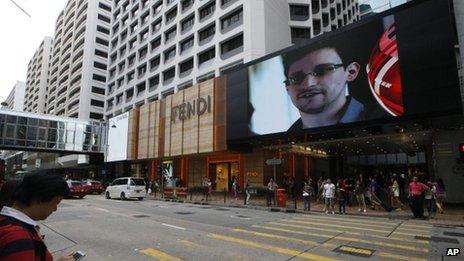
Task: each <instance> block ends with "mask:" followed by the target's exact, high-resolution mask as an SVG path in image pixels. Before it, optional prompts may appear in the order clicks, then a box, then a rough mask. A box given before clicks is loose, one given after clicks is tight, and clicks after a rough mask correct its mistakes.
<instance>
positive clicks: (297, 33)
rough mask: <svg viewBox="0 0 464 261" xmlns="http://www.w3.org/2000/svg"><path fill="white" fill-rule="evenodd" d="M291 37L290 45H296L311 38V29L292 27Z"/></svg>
mask: <svg viewBox="0 0 464 261" xmlns="http://www.w3.org/2000/svg"><path fill="white" fill-rule="evenodd" d="M291 35H292V43H296V42H299V41H301V40H303V39H309V38H311V29H309V28H298V27H292V28H291Z"/></svg>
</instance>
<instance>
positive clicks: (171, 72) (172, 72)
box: [163, 67, 176, 82]
mask: <svg viewBox="0 0 464 261" xmlns="http://www.w3.org/2000/svg"><path fill="white" fill-rule="evenodd" d="M175 74H176V69H175V68H174V67H172V68H171V69H168V70H166V71H164V72H163V81H165V82H166V81H169V80H172V78H174V76H175Z"/></svg>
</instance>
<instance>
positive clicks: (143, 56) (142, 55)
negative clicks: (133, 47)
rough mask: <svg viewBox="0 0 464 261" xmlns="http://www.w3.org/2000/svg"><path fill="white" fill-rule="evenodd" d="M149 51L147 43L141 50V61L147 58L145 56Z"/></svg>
mask: <svg viewBox="0 0 464 261" xmlns="http://www.w3.org/2000/svg"><path fill="white" fill-rule="evenodd" d="M147 53H148V46H146V45H145V46H144V47H142V48H141V49H140V50H139V61H140V60H142V59H143V58H145V56H147Z"/></svg>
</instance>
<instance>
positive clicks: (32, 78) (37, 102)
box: [24, 36, 53, 113]
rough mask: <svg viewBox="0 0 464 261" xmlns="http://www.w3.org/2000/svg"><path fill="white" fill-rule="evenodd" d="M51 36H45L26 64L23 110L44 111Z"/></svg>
mask: <svg viewBox="0 0 464 261" xmlns="http://www.w3.org/2000/svg"><path fill="white" fill-rule="evenodd" d="M52 41H53V40H52V38H51V37H48V36H47V37H45V38H44V40H43V41H42V43H41V44H40V46H39V48H38V49H37V51H35V53H34V56H33V57H32V59H31V60H30V61H29V64H28V66H27V80H26V90H25V95H24V101H25V103H24V111H28V112H35V113H45V100H46V98H45V97H46V90H47V85H48V69H49V61H50V53H51V46H52Z"/></svg>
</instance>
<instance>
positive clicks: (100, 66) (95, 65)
mask: <svg viewBox="0 0 464 261" xmlns="http://www.w3.org/2000/svg"><path fill="white" fill-rule="evenodd" d="M93 67H95V68H98V69H102V70H106V64H104V63H100V62H93Z"/></svg>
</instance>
